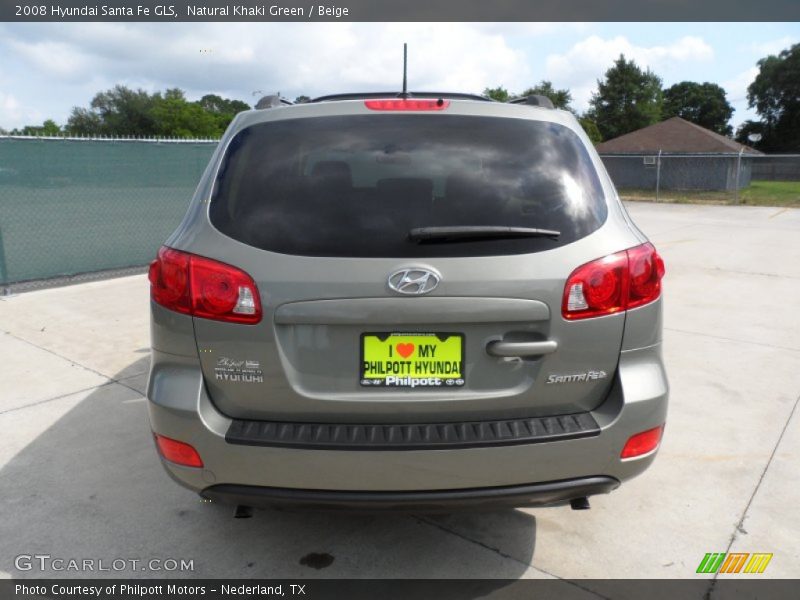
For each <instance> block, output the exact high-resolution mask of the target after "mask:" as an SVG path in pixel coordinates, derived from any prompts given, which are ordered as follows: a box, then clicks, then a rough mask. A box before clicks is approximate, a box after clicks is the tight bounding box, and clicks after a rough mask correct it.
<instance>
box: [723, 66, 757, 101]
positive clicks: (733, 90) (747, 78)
mask: <svg viewBox="0 0 800 600" xmlns="http://www.w3.org/2000/svg"><path fill="white" fill-rule="evenodd" d="M756 75H758V67H750V68H749V69H747V70H745V71H742V72H741V73H739V74H738V75H736V76H735V77H732V78H730V79H728V80H727V81H723V82H722V83H721V84H720V85H721V86H722V87H723V88H724V89H725V92H726V93H727V96H728V102H730V103H731V104H733V103H745V104H746V103H747V87H748V86H749V85H750V84H751V83H753V80H754V79H755V78H756Z"/></svg>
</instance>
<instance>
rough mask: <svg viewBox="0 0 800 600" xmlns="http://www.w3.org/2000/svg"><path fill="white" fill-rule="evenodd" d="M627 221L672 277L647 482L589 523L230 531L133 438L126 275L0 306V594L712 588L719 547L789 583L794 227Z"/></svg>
mask: <svg viewBox="0 0 800 600" xmlns="http://www.w3.org/2000/svg"><path fill="white" fill-rule="evenodd" d="M629 209H630V212H631V214H632V216H633V218H634V220H635V221H636V222H637V223H638V224H639V226H640V227H641V228H642V230H643V231H645V232H646V233H647V234H648V235H649V236H650V237H651V239H652V240H653V242H654V243H655V244H656V246H657V247H658V249H659V250H660V251H661V253H662V254H663V256H664V258H665V261H666V265H667V276H666V280H665V288H666V292H665V298H666V320H665V332H664V333H665V359H666V362H667V367H668V372H669V375H670V380H671V385H672V394H671V405H670V414H669V418H668V421H667V429H666V434H665V440H664V443H663V446H662V449H661V453H660V456H659V458H658V459H657V460H656V463H655V465H654V466H653V467H652V468H651V469H650V470H649V471H648V472H647V473H646V474H645V475H643V476H642V477H640V478H638V479H636V480H633V481H631V482H628V483H627V484H626V485H624V486H623V487H622V488H621V489H619V490H618V491H616V492H614V493H613V494H611V495H609V496H603V497H595V498H593V499H592V510H590V511H580V512H576V511H571V510H570V509H569V508H555V509H540V510H505V511H499V512H493V513H478V514H460V515H459V514H455V515H440V516H391V515H368V516H359V515H346V516H343V515H334V514H302V513H292V512H279V511H258V512H257V513H256V515H255V517H254V518H252V519H248V520H240V519H233V518H232V511H231V510H230V509H229V508H227V507H221V506H217V505H209V504H202V503H201V502H200V501H199V500H198V498H197V497H196V496H195V495H193V494H192V493H190V492H188V491H185V490H183V489H182V488H179V487H178V486H176V485H175V484H174V483H172V482H171V481H170V480H169V479H168V477H167V475H166V474H165V473H164V472H163V471H162V469H161V467H160V465H159V464H158V460H157V458H156V454H155V451H154V448H153V445H152V443H151V441H150V438H149V427H148V423H147V417H146V411H145V402H144V398H143V395H142V394H143V392H144V389H145V382H146V376H147V374H146V372H147V368H148V352H149V350H148V335H149V331H148V315H147V296H148V284H147V281H146V278H145V276H144V275H138V276H133V277H126V278H121V279H115V280H107V281H100V282H92V283H86V284H81V285H74V286H70V287H64V288H56V289H49V290H42V291H37V292H29V293H25V294H20V295H17V296H11V297H6V298H2V299H0V340H1V341H0V381H2V384H3V388H2V389H3V392H2V394H0V432H2V433H1V434H0V490H1V491H0V496H2V502H0V576H5V577H12V576H13V577H42V576H46V575H51V576H52V575H58V576H86V575H91V574H86V573H83V574H81V573H76V572H58V573H56V572H53V571H44V572H43V571H41V570H39V568H38V567H35V568H34V569H32V570H30V571H20V570H17V569H16V568H15V565H14V562H15V560H14V559H15V557H16V556H18V555H20V554H49V555H51V556H52V557H61V558H96V559H100V558H102V559H104V560H105V561H106V562H109V563H110V562H111V560H113V559H115V558H140V559H151V558H161V559H166V558H173V559H178V560H180V559H191V560H193V561H194V571H193V572H190V573H177V572H169V573H167V572H163V571H162V572H152V571H140V570H135V571H132V570H123V571H121V572H106V573H95V575H98V576H127V577H158V576H179V575H183V576H187V575H188V576H193V577H226V578H228V577H231V578H233V577H237V578H238V577H330V578H338V577H358V578H366V577H378V578H382V577H393V578H406V577H421V578H432V577H443V578H458V577H486V578H513V579H516V578H551V577H556V578H569V579H573V578H631V577H634V578H638V577H652V578H697V577H706V578H708V577H710V576H707V575H706V576H699V575H696V574H695V569H696V567H697V565H698V563H699V562H700V560H701V559H702V558H703V556H704V554H705V553H707V552H725V551H731V552H771V553H774V558H773V559H772V562H771V563H770V564H769V566H768V568H767V570H766V572H765V573H764V574H763V575H761V576H759V577H762V578H763V577H775V578H777V577H784V578H786V577H800V511H798V510H797V506H798V505H800V485H798V482H800V478H798V475H797V457H798V456H800V414H799V413H800V410H797V404H798V399H799V398H800V368H798V367H799V366H800V310H798V308H800V303H799V302H798V298H800V210H797V209H777V208H752V207H722V206H689V205H654V204H643V203H642V204H632V205H630V206H629ZM310 554H318V555H327V556H323V557H322V558H320V557H316V559H317V560H315V557H311V559H309V558H308V557H309V555H310ZM331 559H332V560H331ZM739 577H741V575H739ZM586 595H587V597H592V596H593V594H590V593H588V592H587V594H586Z"/></svg>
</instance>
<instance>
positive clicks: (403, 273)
mask: <svg viewBox="0 0 800 600" xmlns="http://www.w3.org/2000/svg"><path fill="white" fill-rule="evenodd" d="M440 280H441V275H439V274H438V273H436V272H434V271H431V270H429V269H401V270H399V271H395V272H394V273H392V274H391V275H389V289H390V290H392V291H393V292H397V293H398V294H404V295H406V296H421V295H422V294H427V293H428V292H432V291H433V290H434V289H436V286H437V285H439V281H440Z"/></svg>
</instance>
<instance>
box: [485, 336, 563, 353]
mask: <svg viewBox="0 0 800 600" xmlns="http://www.w3.org/2000/svg"><path fill="white" fill-rule="evenodd" d="M557 349H558V342H556V341H554V340H545V341H543V342H503V341H501V340H495V341H493V342H489V343H488V344H486V353H487V354H489V355H491V356H541V355H543V354H552V353H553V352H555V351H556V350H557Z"/></svg>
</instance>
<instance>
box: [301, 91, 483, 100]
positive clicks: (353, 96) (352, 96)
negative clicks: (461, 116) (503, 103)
mask: <svg viewBox="0 0 800 600" xmlns="http://www.w3.org/2000/svg"><path fill="white" fill-rule="evenodd" d="M401 97H403V92H352V93H348V94H330V95H327V96H320V97H319V98H313V99H311V100H309V102H333V101H336V100H371V99H377V98H401ZM405 97H407V98H448V99H450V100H478V101H480V102H493V100H492V99H491V98H487V97H486V96H479V95H478V94H462V93H459V92H407V93H406V94H405Z"/></svg>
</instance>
